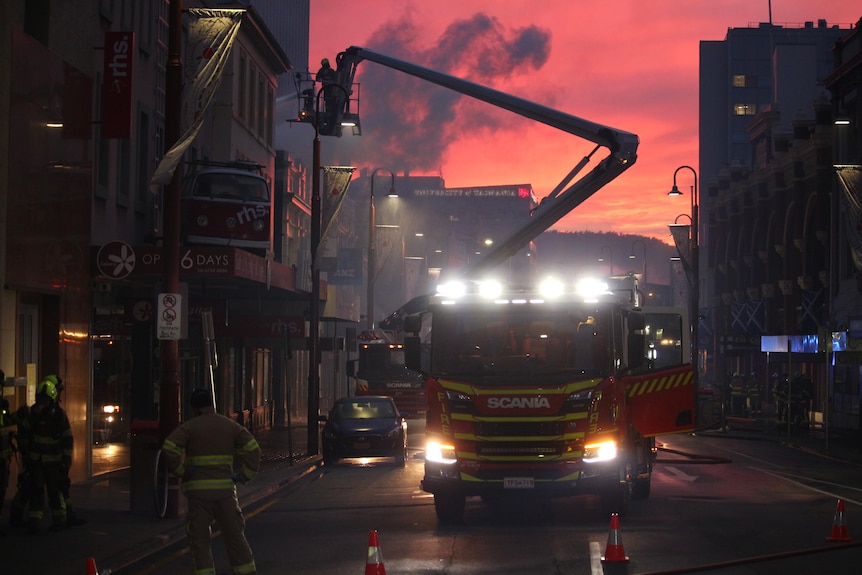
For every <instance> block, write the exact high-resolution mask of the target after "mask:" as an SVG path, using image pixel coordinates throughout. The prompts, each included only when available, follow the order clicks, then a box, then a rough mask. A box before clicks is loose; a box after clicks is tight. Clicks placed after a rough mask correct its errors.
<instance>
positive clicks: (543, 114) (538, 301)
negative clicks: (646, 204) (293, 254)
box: [324, 47, 696, 523]
mask: <svg viewBox="0 0 862 575" xmlns="http://www.w3.org/2000/svg"><path fill="white" fill-rule="evenodd" d="M363 60H368V61H371V62H374V63H377V64H380V65H383V66H387V67H389V68H392V69H395V70H399V71H402V72H404V73H406V74H410V75H412V76H416V77H418V78H421V79H423V80H426V81H429V82H432V83H435V84H438V85H440V86H443V87H446V88H449V89H451V90H454V91H456V92H459V93H461V94H464V95H467V96H470V97H473V98H476V99H478V100H481V101H484V102H487V103H489V104H491V105H494V106H497V107H500V108H503V109H506V110H509V111H511V112H513V113H516V114H519V115H521V116H524V117H526V118H530V119H533V120H535V121H538V122H541V123H544V124H546V125H549V126H552V127H555V128H558V129H560V130H563V131H565V132H567V133H570V134H572V135H575V136H578V137H580V138H584V139H586V140H588V141H589V142H592V143H593V144H595V147H594V148H593V149H592V151H590V152H589V153H588V154H587V155H586V156H585V157H584V158H582V159H580V160H579V161H578V162H577V164H576V165H575V166H574V167H573V168H572V170H571V171H570V172H569V173H568V174H567V175H566V176H565V177H564V178H563V180H562V181H561V182H560V184H558V185H557V186H556V187H555V188H554V190H552V192H551V193H550V194H549V195H548V196H547V197H545V198H544V199H543V200H542V201H541V203H540V204H539V206H538V207H537V208H536V209H535V210H534V211H533V213H532V215H531V218H530V220H529V221H528V222H527V223H526V224H525V225H524V226H522V227H521V228H519V229H517V230H515V231H514V232H513V233H511V234H510V235H509V236H508V237H507V238H505V239H504V240H503V241H501V242H499V243H496V244H494V246H493V247H492V248H491V249H490V250H489V251H488V252H486V253H485V254H484V255H483V256H482V257H481V258H480V259H476V260H474V261H472V262H470V263H469V264H468V265H467V266H466V267H465V268H463V269H461V270H458V271H457V273H456V274H454V275H451V274H450V277H449V278H444V279H446V280H449V281H446V282H444V284H443V285H442V286H441V288H442V289H441V290H440V291H438V293H437V294H435V295H430V296H426V298H425V299H422V298H420V299H419V300H418V301H419V302H420V303H421V305H420V306H418V307H419V309H416V306H415V304H416V301H411V302H408V304H407V305H405V307H404V308H402V309H401V310H398V311H396V312H395V313H394V314H393V318H394V319H395V320H397V323H399V327H401V328H403V332H404V333H405V334H406V335H405V336H404V346H405V353H406V358H407V361H406V364H407V367H408V368H411V369H416V370H419V371H421V372H422V373H423V374H424V376H425V386H426V397H427V406H426V408H427V413H426V429H425V437H426V446H425V475H424V478H423V480H422V489H423V490H425V491H426V492H429V493H432V494H433V495H434V506H435V509H436V512H437V517H438V520H439V521H440V522H441V523H459V522H461V521H462V520H463V517H464V512H465V505H466V499H467V497H472V496H480V497H482V498H483V499H485V500H489V501H491V500H496V499H501V498H512V497H518V498H529V497H543V498H544V497H563V496H573V495H580V494H590V495H595V496H598V497H599V498H600V501H601V506H602V508H603V509H604V510H605V511H608V512H616V513H620V514H624V513H626V512H627V511H628V508H629V504H630V501H631V500H632V499H633V498H645V497H648V496H649V493H650V485H651V477H652V470H653V465H654V463H655V437H656V436H658V435H664V434H669V433H681V432H687V431H692V430H693V429H694V397H695V387H696V382H695V373H694V370H693V367H692V366H693V362H692V358H693V354H692V350H691V344H690V334H691V324H690V320H689V318H688V317H687V313H686V310H685V309H647V308H645V307H642V306H641V305H640V303H641V302H640V298H639V293H638V286H637V281H636V278H634V277H633V276H629V277H623V278H610V279H609V280H607V281H592V282H590V281H586V278H581V281H578V282H577V283H576V282H575V280H576V277H575V276H576V274H575V273H574V272H575V270H569V271H568V273H567V274H566V275H565V276H561V277H559V278H557V279H549V280H547V281H546V282H543V283H542V285H528V284H529V283H530V282H528V281H527V280H528V279H529V278H521V279H522V280H523V281H522V282H514V281H513V280H512V278H509V279H508V280H507V281H506V282H501V281H497V280H494V279H493V272H494V271H495V270H496V269H497V268H498V267H499V266H500V264H502V263H503V262H504V261H505V260H506V259H508V258H509V257H511V256H512V255H514V254H516V253H517V252H518V251H519V250H520V249H522V248H523V247H524V246H526V245H528V244H529V242H530V241H532V240H533V239H534V238H535V237H536V236H537V235H539V234H540V233H542V232H543V231H545V230H546V229H548V228H549V227H551V226H552V225H553V224H554V223H556V222H557V221H558V220H559V219H560V218H562V217H563V216H565V215H566V214H567V213H569V212H570V211H571V210H572V209H574V208H575V207H577V206H578V205H580V204H581V203H583V202H584V201H585V200H586V199H588V198H589V197H590V196H592V194H594V193H595V192H596V191H598V190H599V189H600V188H602V187H603V186H604V185H606V184H607V183H608V182H610V181H611V180H613V179H614V178H616V177H617V176H619V175H620V174H621V173H622V172H623V171H625V170H626V169H628V168H629V167H631V166H632V165H633V164H634V162H635V160H636V158H637V147H638V137H637V136H636V135H635V134H632V133H629V132H626V131H623V130H618V129H615V128H612V127H609V126H605V125H601V124H596V123H594V122H590V121H588V120H584V119H582V118H578V117H575V116H571V115H569V114H566V113H563V112H560V111H558V110H554V109H551V108H547V107H545V106H542V105H540V104H537V103H535V102H530V101H527V100H524V99H521V98H518V97H515V96H512V95H509V94H505V93H503V92H499V91H496V90H493V89H491V88H488V87H485V86H481V85H478V84H474V83H472V82H469V81H467V80H463V79H460V78H456V77H452V76H449V75H446V74H443V73H441V72H438V71H435V70H430V69H428V68H424V67H422V66H418V65H416V64H412V63H410V62H405V61H402V60H398V59H396V58H392V57H391V56H387V55H385V54H380V53H377V52H374V51H372V50H368V49H366V48H359V47H351V48H348V49H347V50H346V51H345V52H342V53H340V54H339V55H338V57H337V59H336V61H337V64H338V67H337V71H336V81H337V82H338V84H340V85H341V86H342V87H344V88H345V89H344V90H343V93H342V90H338V91H336V92H337V93H336V95H335V96H336V98H337V99H338V101H337V102H336V105H335V106H334V107H332V108H330V109H331V110H333V114H334V115H335V117H334V118H329V119H328V120H327V127H325V128H324V129H333V128H332V126H334V125H337V124H338V122H339V121H340V118H339V115H340V114H342V113H344V112H346V111H347V107H348V102H349V99H350V95H351V93H352V91H351V87H352V85H353V79H354V74H355V72H356V68H357V66H358V64H359V63H360V62H361V61H363ZM336 135H337V133H336ZM599 150H605V151H606V155H605V156H604V157H603V158H602V159H600V160H599V161H598V163H597V164H596V165H595V167H593V168H592V169H591V170H590V171H588V172H587V173H586V174H584V175H583V176H581V177H580V178H579V179H576V176H577V175H578V174H579V172H581V171H582V170H583V169H584V168H585V167H586V166H587V165H588V164H589V163H590V162H591V161H592V160H593V156H594V155H595V154H596V153H597V152H598V151H599ZM522 284H525V285H522ZM408 310H409V311H408ZM390 323H396V321H393V322H390ZM429 348H430V352H429V353H427V354H424V353H423V350H425V349H429ZM425 357H427V358H428V359H427V361H423V358H425Z"/></svg>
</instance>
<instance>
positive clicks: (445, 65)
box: [309, 0, 862, 243]
mask: <svg viewBox="0 0 862 575" xmlns="http://www.w3.org/2000/svg"><path fill="white" fill-rule="evenodd" d="M771 6H772V22H773V23H774V24H779V25H787V26H788V27H799V26H801V25H802V24H803V23H804V22H806V21H814V22H816V21H817V20H819V19H825V20H826V21H827V22H828V23H829V24H830V25H833V24H838V25H841V26H842V27H846V26H848V25H850V24H854V25H855V23H856V22H857V21H858V20H859V19H860V17H862V9H860V8H859V5H858V4H856V3H855V2H850V1H848V0H820V1H819V2H816V3H815V2H811V1H810V0H773V1H772V2H771ZM769 10H770V3H769V2H768V1H767V0H762V1H760V2H755V1H751V0H712V1H710V2H705V1H689V2H686V1H683V0H650V1H649V2H645V1H644V0H616V1H614V0H609V1H606V2H586V1H583V0H543V1H542V2H537V1H535V0H505V1H504V0H497V1H489V0H435V1H434V2H415V1H410V0H312V2H311V32H310V47H309V66H310V67H311V68H312V72H314V71H315V70H316V68H317V64H318V62H319V61H320V59H321V58H322V57H328V58H330V60H332V61H333V62H334V60H335V55H336V54H337V53H338V52H340V51H343V50H344V49H346V48H347V47H349V46H362V47H366V48H370V49H374V50H376V51H379V52H382V53H385V54H387V55H390V56H394V57H397V58H401V59H404V60H408V61H410V62H414V63H417V64H421V65H423V66H426V67H429V68H433V69H436V70H439V71H442V72H446V73H449V74H452V75H454V76H459V77H463V78H465V79H468V80H470V81H473V82H476V83H478V84H483V85H487V86H491V87H493V88H496V89H498V90H501V91H504V92H507V93H510V94H513V95H515V96H519V97H521V98H524V99H527V100H531V101H535V102H538V103H541V104H543V105H546V106H549V107H552V108H556V109H558V110H560V111H563V112H566V113H568V114H571V115H573V116H578V117H581V118H584V119H587V120H590V121H593V122H597V123H601V124H605V125H609V126H612V127H614V128H618V129H621V130H625V131H628V132H633V133H635V134H637V135H638V136H639V137H640V147H639V149H638V160H637V163H636V164H635V165H634V166H633V167H632V168H630V169H628V170H626V171H625V172H624V173H623V174H622V175H621V176H620V177H618V178H617V179H616V180H614V181H612V182H611V183H610V184H608V185H607V186H605V187H604V188H602V189H601V190H599V191H598V192H597V193H596V194H595V195H594V196H593V197H592V198H590V199H589V200H587V201H586V202H584V203H583V204H582V205H581V206H580V207H578V208H576V209H575V210H574V211H572V212H571V213H570V214H569V215H568V216H566V217H565V218H564V219H563V220H561V221H560V222H558V223H557V224H556V225H555V226H554V227H553V228H552V229H556V230H560V231H592V232H616V233H620V234H639V235H644V236H648V237H654V238H658V239H660V240H662V241H665V242H667V243H672V240H671V238H670V236H669V233H668V228H667V224H668V223H672V222H673V220H674V218H676V217H677V216H678V215H679V214H681V213H689V212H690V198H689V196H688V190H689V188H690V186H691V184H692V183H693V179H692V177H691V173H690V172H689V171H687V170H684V171H681V172H680V174H679V176H678V180H677V183H678V184H679V185H680V189H683V190H685V191H686V196H685V197H681V198H680V197H668V196H667V191H668V190H669V189H670V187H671V185H672V183H673V172H674V170H675V169H676V168H677V167H678V166H681V165H683V164H688V165H691V166H693V167H695V168H697V153H698V142H697V136H698V110H697V107H698V60H699V43H700V41H701V40H723V39H724V37H725V36H726V34H727V29H728V28H734V27H747V26H749V25H750V24H754V25H756V23H758V22H767V21H769ZM357 81H358V82H359V83H360V96H361V100H360V116H361V118H362V136H361V137H359V138H352V137H343V138H340V139H339V140H338V141H337V142H335V141H334V140H332V141H331V140H327V147H330V148H337V151H335V152H334V153H336V154H338V155H340V157H339V160H341V161H346V162H349V163H351V164H352V165H354V166H358V167H369V168H372V169H373V168H377V167H382V168H387V169H390V170H396V171H398V172H399V173H401V172H402V171H403V170H404V169H409V170H410V173H411V175H439V176H442V177H443V178H444V179H445V181H446V185H447V186H448V187H465V186H479V185H498V184H517V183H529V184H532V185H533V189H534V190H535V192H536V195H537V196H538V197H539V198H542V197H544V196H546V195H547V194H548V193H549V192H550V191H551V190H552V189H553V188H554V187H555V186H556V185H557V184H558V183H559V182H560V180H561V179H562V178H563V177H565V175H566V174H567V173H568V172H569V170H571V168H572V167H573V166H574V165H575V164H576V163H577V162H578V161H580V159H581V158H582V157H583V156H584V155H585V154H587V153H588V152H589V151H590V150H591V149H592V147H593V144H592V143H589V142H586V141H585V140H582V139H580V138H577V137H575V136H572V135H570V134H567V133H564V132H562V131H559V130H556V129H554V128H550V127H547V126H544V125H543V124H539V123H536V122H533V121H530V120H526V119H523V118H520V117H519V116H517V115H514V114H512V113H510V112H507V111H504V110H499V109H496V108H494V107H491V106H489V105H487V104H484V103H481V102H477V101H475V100H472V99H469V98H458V97H457V95H456V94H455V93H454V92H449V91H447V90H444V89H442V88H436V87H434V86H432V85H431V84H428V83H424V82H420V81H417V80H413V79H412V78H410V77H409V76H406V75H404V74H401V73H400V72H394V71H390V70H387V69H384V68H383V67H381V66H380V65H378V64H375V63H372V62H363V63H361V64H360V65H359V72H358V74H357ZM432 107H433V108H432ZM429 110H433V111H429ZM417 126H418V127H417ZM330 142H332V143H330ZM599 154H600V157H601V158H603V157H604V155H605V151H604V150H601V151H600V153H599ZM594 165H595V161H594V162H591V164H590V165H589V166H588V167H587V168H586V170H585V171H583V172H581V175H583V174H584V173H586V171H588V170H589V169H591V168H592V167H593V166H594Z"/></svg>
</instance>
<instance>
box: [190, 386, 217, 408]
mask: <svg viewBox="0 0 862 575" xmlns="http://www.w3.org/2000/svg"><path fill="white" fill-rule="evenodd" d="M189 403H191V405H192V407H196V408H200V407H212V405H213V394H212V392H211V391H210V390H208V389H202V388H198V389H196V390H194V391H193V392H192V396H191V398H190V399H189Z"/></svg>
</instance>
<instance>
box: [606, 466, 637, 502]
mask: <svg viewBox="0 0 862 575" xmlns="http://www.w3.org/2000/svg"><path fill="white" fill-rule="evenodd" d="M633 490H634V479H633V476H632V465H631V462H630V461H626V462H625V464H623V465H622V466H621V467H620V476H619V481H611V482H609V484H608V486H607V488H606V489H605V491H604V492H602V494H601V500H602V512H603V513H604V514H605V515H610V514H611V513H618V514H619V515H620V516H625V515H626V514H627V513H628V512H629V504H630V503H631V500H632V492H633Z"/></svg>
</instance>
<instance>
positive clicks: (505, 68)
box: [342, 13, 551, 172]
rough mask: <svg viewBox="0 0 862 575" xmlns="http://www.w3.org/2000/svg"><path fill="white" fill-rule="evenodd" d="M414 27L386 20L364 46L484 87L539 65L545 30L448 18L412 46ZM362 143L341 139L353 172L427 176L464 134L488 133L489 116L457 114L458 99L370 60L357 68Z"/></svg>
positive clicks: (546, 42)
mask: <svg viewBox="0 0 862 575" xmlns="http://www.w3.org/2000/svg"><path fill="white" fill-rule="evenodd" d="M421 36H422V34H421V33H420V26H419V25H418V24H417V23H416V22H414V21H412V20H410V19H406V18H405V19H401V20H397V21H390V22H388V23H386V24H385V25H383V26H382V27H380V28H379V29H378V30H377V31H375V32H374V33H373V34H372V35H371V37H370V38H368V40H367V43H366V45H365V47H367V48H369V49H372V50H374V51H376V52H380V53H383V54H386V55H388V56H392V57H395V58H398V59H400V60H405V61H408V62H412V63H415V64H419V65H421V66H424V67H427V68H431V69H433V70H437V71H440V72H445V73H447V74H450V75H452V76H457V77H460V78H464V79H466V80H470V81H471V82H475V83H478V84H482V85H486V86H492V87H493V86H495V85H499V84H500V82H501V81H504V80H506V79H507V78H509V77H511V76H512V75H514V74H520V73H523V72H532V71H534V70H536V69H539V68H541V67H542V66H544V65H545V63H546V62H547V60H548V56H549V52H550V43H551V40H550V32H549V31H548V30H545V29H542V28H538V27H536V26H526V27H523V28H517V29H513V28H506V27H504V26H503V25H502V24H501V23H500V21H499V20H497V19H496V18H494V17H492V16H488V15H486V14H481V13H479V14H475V15H474V16H472V17H471V18H469V19H464V20H456V21H454V22H452V23H451V24H450V25H449V26H448V27H447V28H446V30H445V31H444V32H443V33H442V34H441V35H440V37H439V38H437V40H436V41H435V42H433V43H432V44H431V45H430V46H428V45H423V46H419V45H418V42H417V40H418V38H420V37H421ZM356 79H357V81H358V82H359V83H360V96H361V101H360V110H359V112H360V118H361V121H362V137H361V138H349V139H343V140H342V143H343V144H344V145H346V146H347V148H349V150H350V151H349V154H350V157H349V160H350V162H352V163H353V164H354V165H358V166H363V165H367V166H382V167H386V168H388V169H391V170H396V171H399V172H401V171H404V170H410V171H414V172H421V171H434V170H437V169H439V167H440V166H441V164H442V160H443V155H444V153H445V151H446V148H447V146H448V144H449V142H450V141H452V140H453V139H454V137H455V135H456V134H458V133H462V132H463V131H464V130H479V129H493V114H487V113H480V114H458V103H459V100H461V98H462V96H461V95H460V94H458V93H456V92H453V91H451V90H449V89H446V88H442V87H439V86H436V85H435V84H431V83H429V82H426V81H424V80H419V79H417V78H414V77H412V76H409V75H407V74H404V73H402V72H397V71H395V70H391V69H389V68H386V67H384V66H381V65H379V64H376V63H373V62H367V61H366V62H363V63H361V64H360V65H359V68H358V72H357V75H356Z"/></svg>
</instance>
